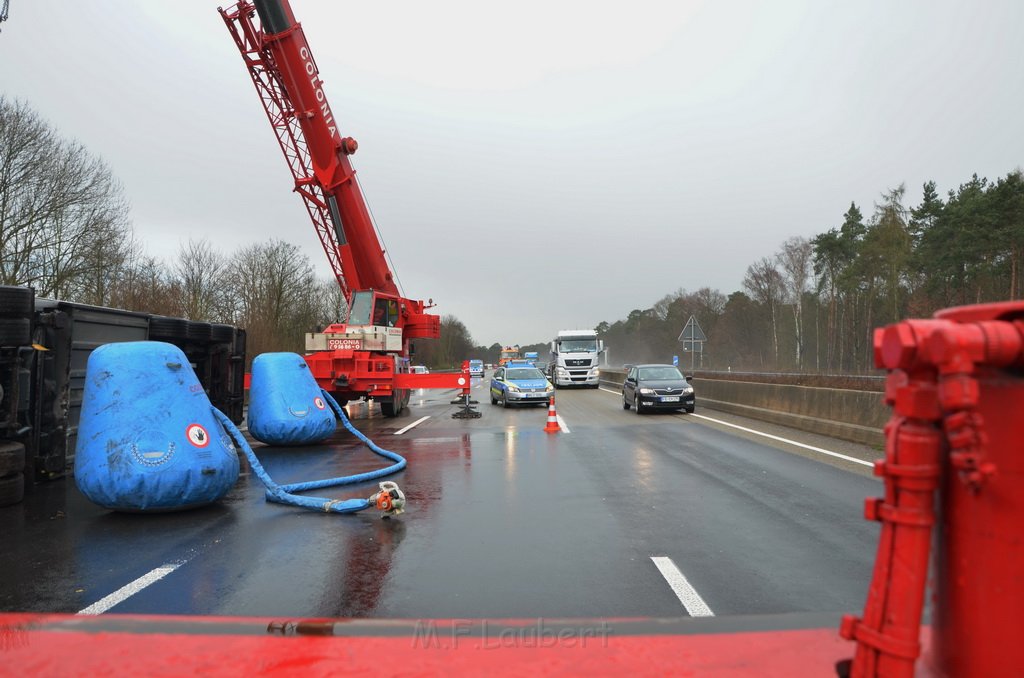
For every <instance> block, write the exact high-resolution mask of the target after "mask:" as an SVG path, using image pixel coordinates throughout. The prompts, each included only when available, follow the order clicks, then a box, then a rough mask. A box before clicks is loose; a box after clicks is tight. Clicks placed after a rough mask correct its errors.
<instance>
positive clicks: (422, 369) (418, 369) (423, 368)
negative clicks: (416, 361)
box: [409, 365, 430, 374]
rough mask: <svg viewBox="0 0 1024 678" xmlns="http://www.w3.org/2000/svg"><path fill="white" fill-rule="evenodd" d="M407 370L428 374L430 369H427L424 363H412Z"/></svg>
mask: <svg viewBox="0 0 1024 678" xmlns="http://www.w3.org/2000/svg"><path fill="white" fill-rule="evenodd" d="M409 371H410V372H412V373H413V374H429V373H430V370H428V369H427V367H426V365H413V366H412V367H410V368H409Z"/></svg>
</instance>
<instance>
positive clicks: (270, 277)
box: [225, 240, 320, 356]
mask: <svg viewBox="0 0 1024 678" xmlns="http://www.w3.org/2000/svg"><path fill="white" fill-rule="evenodd" d="M225 281H226V283H225V284H227V285H229V286H230V294H231V296H232V297H233V298H234V299H235V301H236V302H237V306H236V307H235V309H234V314H235V315H234V321H235V322H236V323H237V324H239V325H241V326H244V327H246V328H247V330H248V339H247V340H248V342H249V345H250V348H251V351H250V352H251V354H252V355H254V356H255V355H257V354H259V353H261V352H263V351H297V352H298V351H302V349H303V341H304V337H305V333H306V332H312V331H313V330H314V329H317V328H316V327H315V325H316V322H317V318H316V312H315V308H314V307H315V304H314V303H313V301H312V300H313V299H315V298H316V297H317V296H318V293H319V291H320V285H319V284H318V283H317V280H316V276H315V274H314V272H313V266H312V265H311V264H310V262H309V258H308V257H307V256H306V255H305V254H303V253H302V252H301V251H300V250H299V248H298V247H296V246H295V245H291V244H289V243H286V242H284V241H280V240H274V241H271V242H269V243H265V244H258V245H249V246H247V247H243V248H242V249H240V250H239V251H238V252H236V253H235V255H234V256H233V257H232V259H231V261H230V263H229V264H228V268H227V274H226V276H225Z"/></svg>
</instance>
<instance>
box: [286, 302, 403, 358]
mask: <svg viewBox="0 0 1024 678" xmlns="http://www.w3.org/2000/svg"><path fill="white" fill-rule="evenodd" d="M402 325H403V321H402V314H401V300H400V299H399V298H398V297H397V296H395V295H393V294H385V293H383V292H375V291H374V290H361V291H359V292H353V293H352V298H351V300H350V301H349V313H348V322H346V323H335V324H333V325H328V326H327V327H326V328H324V331H323V332H314V333H308V334H306V352H307V353H312V352H314V351H339V350H352V351H387V352H392V351H394V352H401V351H402V348H403V346H402Z"/></svg>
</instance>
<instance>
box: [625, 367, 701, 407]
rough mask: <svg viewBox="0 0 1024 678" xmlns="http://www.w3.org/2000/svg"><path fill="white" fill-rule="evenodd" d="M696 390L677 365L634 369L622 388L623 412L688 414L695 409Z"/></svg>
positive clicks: (627, 373)
mask: <svg viewBox="0 0 1024 678" xmlns="http://www.w3.org/2000/svg"><path fill="white" fill-rule="evenodd" d="M696 402H697V400H696V397H695V396H694V394H693V386H691V385H690V382H689V381H687V379H686V378H685V377H684V376H683V375H682V374H680V372H679V369H678V368H677V367H675V366H674V365H631V366H630V368H629V370H628V371H627V372H626V381H625V383H623V384H622V409H624V410H628V409H629V408H630V407H631V406H632V407H635V408H636V413H637V414H640V413H642V412H646V411H647V410H686V411H687V412H693V410H694V408H695V407H696Z"/></svg>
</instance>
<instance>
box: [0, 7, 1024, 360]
mask: <svg viewBox="0 0 1024 678" xmlns="http://www.w3.org/2000/svg"><path fill="white" fill-rule="evenodd" d="M10 4H11V7H10V19H9V21H8V22H6V23H4V24H2V25H0V28H2V30H3V32H2V33H0V92H2V93H3V94H5V95H7V96H11V97H17V98H20V99H24V100H26V101H28V102H30V103H31V104H32V105H33V106H34V107H35V108H36V109H37V110H38V111H39V112H40V113H41V114H42V115H43V116H44V117H45V118H47V119H48V120H49V121H50V122H51V123H52V124H53V125H54V126H56V127H57V128H59V129H60V130H61V131H62V132H63V133H64V134H65V135H67V136H70V137H73V138H76V139H78V140H79V141H81V142H82V143H84V144H85V145H86V146H88V147H89V148H90V150H92V151H93V152H95V153H97V154H99V155H101V156H103V157H104V159H106V161H107V162H108V163H109V164H110V165H111V167H112V168H113V171H114V173H115V174H116V175H117V176H118V178H119V179H120V180H121V181H122V182H123V183H124V185H125V188H126V192H127V195H128V197H129V199H130V200H131V202H132V205H133V207H132V220H133V222H134V225H135V229H136V232H137V233H138V235H139V236H140V237H141V238H142V239H143V240H144V242H145V243H146V246H147V249H148V251H149V253H151V254H157V255H163V256H167V257H172V256H173V255H174V254H175V253H176V251H177V249H178V247H179V245H180V244H181V243H183V242H185V241H187V240H188V239H189V238H194V239H199V238H207V239H209V240H210V241H211V242H213V243H214V244H215V245H216V246H217V247H219V248H221V249H222V250H224V251H226V252H230V251H232V250H234V249H235V248H236V247H237V246H238V245H241V244H247V243H251V242H254V241H262V240H266V239H269V238H271V237H275V238H282V239H285V240H287V241H289V242H292V243H295V244H297V245H299V246H301V247H302V248H303V250H304V251H305V252H307V253H308V255H309V257H310V259H311V261H312V262H313V263H314V264H315V265H316V267H317V269H318V270H319V271H320V272H321V274H323V275H324V276H326V275H327V274H328V268H327V264H326V259H325V257H324V255H323V253H322V251H321V250H320V246H319V243H318V241H317V239H316V236H315V234H314V231H313V227H312V225H311V224H310V223H309V221H308V218H307V217H306V214H305V210H304V209H303V207H302V204H301V201H300V200H299V198H298V197H297V196H295V195H292V194H291V190H290V189H291V179H290V175H289V173H288V170H287V168H286V166H285V163H284V160H283V159H282V157H281V154H280V150H279V149H278V147H277V144H276V142H275V140H274V138H273V135H272V133H271V130H270V128H269V125H268V123H267V121H266V118H265V116H264V114H263V112H262V109H261V107H260V104H259V102H258V100H257V98H256V94H255V91H254V89H253V87H252V84H251V83H250V81H249V79H248V76H247V75H246V73H245V70H244V68H243V66H242V63H241V58H240V57H239V55H238V52H237V50H236V48H235V46H234V43H233V42H232V41H231V39H230V37H229V35H228V33H227V31H226V29H225V28H224V25H223V23H222V22H221V19H220V17H219V15H218V14H217V11H216V9H217V4H216V2H215V1H211V2H206V1H205V0H178V1H176V2H167V1H166V0H165V1H162V2H156V1H155V0H93V1H91V2H72V1H70V0H11V3H10ZM225 4H229V3H225ZM292 6H293V8H294V10H295V13H296V16H297V18H298V19H299V21H301V22H302V24H303V26H304V28H305V31H306V34H307V37H308V39H309V42H310V46H311V48H312V51H313V53H314V56H315V57H316V59H317V62H318V65H319V67H320V71H321V75H322V77H323V79H324V81H325V86H324V89H325V91H326V93H327V96H328V98H329V99H330V101H331V105H332V108H333V110H334V113H335V115H336V116H337V117H338V119H339V120H341V121H342V129H341V132H342V133H343V134H344V135H349V136H353V137H355V138H356V139H357V140H358V141H359V145H360V148H359V152H358V153H357V154H356V156H355V157H354V163H355V166H356V168H357V170H358V171H359V177H360V181H361V183H362V186H363V189H364V191H365V192H366V195H367V198H368V201H369V203H370V206H371V209H372V210H373V213H374V216H375V217H376V219H377V222H378V225H379V226H380V229H381V231H382V233H383V236H384V240H385V244H386V245H387V247H388V250H389V252H390V254H391V257H392V259H393V261H394V265H395V269H396V272H397V274H398V276H399V278H400V280H401V282H402V284H403V286H404V289H405V292H406V294H407V295H408V296H410V297H413V298H423V299H426V298H428V297H432V298H433V299H434V300H435V301H436V302H437V303H438V307H437V309H435V310H436V311H437V312H440V313H454V314H455V315H457V316H458V317H459V318H460V319H461V320H462V321H463V322H464V323H465V324H466V325H467V327H468V328H469V330H470V331H471V332H472V334H473V337H474V339H475V340H476V341H477V342H478V343H482V344H488V345H489V344H491V343H493V342H501V343H510V342H518V343H524V344H525V343H533V342H537V341H547V340H548V339H550V338H551V337H552V336H553V334H554V332H555V331H556V330H558V329H560V328H567V327H574V326H578V327H593V326H594V325H595V324H597V323H598V322H600V321H602V320H607V321H609V322H611V321H614V320H616V319H619V318H623V317H625V316H626V315H627V314H628V313H629V311H630V310H632V309H634V308H646V307H649V306H651V305H652V304H653V303H654V302H655V301H657V300H658V299H659V298H660V297H662V296H663V295H665V294H667V293H669V292H672V291H674V290H676V289H677V288H680V287H682V288H686V289H689V290H693V289H697V288H699V287H702V286H710V287H714V288H718V289H720V290H721V291H722V292H724V293H726V294H728V293H730V292H732V291H734V290H737V289H739V288H740V283H741V280H742V278H743V274H744V272H745V270H746V267H747V266H748V265H749V264H750V263H751V262H753V261H754V260H755V259H758V258H760V257H762V256H767V255H772V254H773V253H774V252H775V251H776V250H777V249H778V246H779V245H780V244H781V243H782V241H783V240H785V239H786V238H788V237H790V236H794V235H804V236H813V235H814V234H816V233H820V232H821V231H823V230H825V229H827V228H829V227H832V226H836V225H838V224H839V223H840V222H841V220H842V214H843V212H844V211H845V210H846V208H847V207H848V205H849V203H850V201H851V200H854V201H856V202H857V203H858V204H859V205H860V206H861V208H862V210H863V211H864V212H865V214H869V213H870V212H871V209H872V205H873V202H874V200H875V199H876V197H877V196H878V194H879V193H880V192H881V191H882V190H884V189H886V188H888V187H892V186H895V185H897V184H899V183H900V182H906V184H907V187H908V202H909V203H910V204H914V203H916V202H917V201H918V200H919V199H920V186H921V184H922V183H923V182H924V181H926V180H929V179H934V180H935V181H937V182H938V183H939V189H940V192H942V193H945V191H946V190H948V189H950V188H955V185H956V184H957V183H959V182H961V181H964V180H966V179H968V178H969V177H970V175H971V173H972V172H977V173H979V174H981V175H987V176H988V177H990V178H995V177H997V176H1000V175H1004V174H1006V173H1007V172H1009V171H1011V170H1013V169H1015V168H1017V167H1020V166H1021V165H1022V164H1024V153H1022V150H1024V135H1022V134H1021V128H1022V125H1021V122H1020V120H1021V114H1022V111H1024V77H1022V73H1021V65H1022V64H1024V40H1022V39H1021V36H1022V35H1024V2H1019V0H1008V1H1006V2H935V1H915V2H893V1H891V0H889V1H881V0H877V1H856V2H853V1H851V2H845V3H839V2H829V1H827V0H816V1H810V0H809V1H806V2H802V1H791V2H784V1H782V0H773V1H771V2H728V1H708V2H703V1H701V2H698V1H687V0H677V1H675V2H664V3H662V2H643V1H640V0H632V1H631V2H629V3H625V2H619V3H603V2H593V1H590V2H556V1H554V0H547V1H544V2H540V1H520V2H516V3H491V2H479V1H473V2H470V1H459V2H446V1H438V2H422V1H420V2H367V1H365V0H364V1H363V2H345V1H336V0H332V1H330V2H328V1H326V0H324V1H320V0H292Z"/></svg>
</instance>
